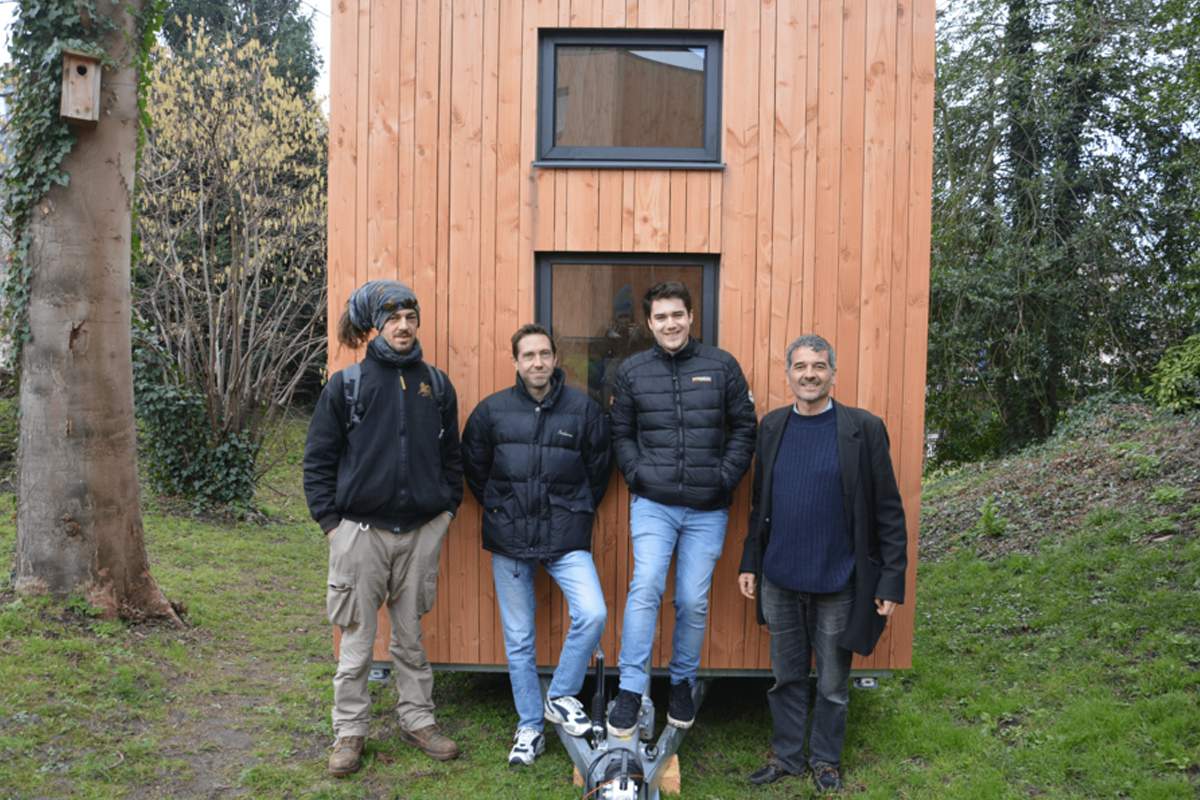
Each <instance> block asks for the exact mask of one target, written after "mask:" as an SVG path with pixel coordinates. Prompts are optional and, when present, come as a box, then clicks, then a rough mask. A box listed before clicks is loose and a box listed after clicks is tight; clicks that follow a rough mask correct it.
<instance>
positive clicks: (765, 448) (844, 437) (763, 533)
mask: <svg viewBox="0 0 1200 800" xmlns="http://www.w3.org/2000/svg"><path fill="white" fill-rule="evenodd" d="M833 411H834V415H835V417H834V419H835V420H836V423H837V444H838V460H839V461H840V462H841V469H842V507H843V509H844V510H845V513H846V527H847V530H849V531H850V533H851V536H852V537H853V542H852V546H853V548H854V573H853V578H852V580H853V582H854V605H853V608H852V609H851V611H850V622H849V624H848V625H847V627H846V631H845V633H843V634H842V638H841V639H840V640H839V642H838V643H839V644H840V645H841V646H842V647H844V648H846V649H847V650H853V651H855V652H856V653H861V654H862V655H864V656H865V655H869V654H870V653H871V651H872V650H874V649H875V644H876V642H878V641H879V637H880V635H881V634H882V633H883V629H884V626H885V625H886V624H887V618H886V617H881V616H880V615H879V614H878V613H876V611H875V598H876V597H878V598H880V599H881V600H894V601H896V602H897V603H903V602H904V570H905V568H906V567H907V566H908V552H907V548H908V533H907V530H906V528H905V526H904V506H903V505H902V504H901V502H900V490H899V488H897V486H896V476H895V473H894V472H893V471H892V459H891V456H890V455H889V453H888V435H887V429H886V428H885V427H884V424H883V420H881V419H879V417H877V416H875V415H874V414H872V413H870V412H868V411H864V410H862V409H859V408H852V407H850V406H844V405H842V404H841V403H837V402H835V403H834V404H833ZM791 413H792V407H791V406H790V405H789V406H785V407H783V408H777V409H775V410H774V411H772V412H770V413H769V414H767V415H766V416H765V417H763V421H762V423H761V424H760V425H759V427H758V441H757V444H756V445H755V450H754V456H755V458H754V490H753V491H754V493H753V495H752V496H751V506H750V525H749V530H748V532H747V534H746V543H745V545H744V547H743V549H742V566H741V571H742V572H753V573H754V576H755V581H756V583H755V585H756V586H757V587H759V588H758V591H757V592H756V594H755V597H756V602H757V605H758V622H759V624H760V625H762V624H765V620H764V619H763V613H762V590H761V587H762V574H763V570H762V561H763V554H764V553H766V552H767V542H768V540H769V539H770V537H771V477H772V473H773V472H774V470H775V457H776V455H777V454H778V452H779V442H780V439H782V438H783V428H784V424H785V423H786V422H787V419H788V414H791Z"/></svg>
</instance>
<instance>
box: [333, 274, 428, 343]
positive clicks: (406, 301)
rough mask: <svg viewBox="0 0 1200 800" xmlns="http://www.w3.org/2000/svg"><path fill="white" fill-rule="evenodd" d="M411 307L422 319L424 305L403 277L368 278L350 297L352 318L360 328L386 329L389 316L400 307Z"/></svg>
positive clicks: (349, 307)
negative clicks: (403, 281)
mask: <svg viewBox="0 0 1200 800" xmlns="http://www.w3.org/2000/svg"><path fill="white" fill-rule="evenodd" d="M401 308H411V309H412V310H413V311H415V312H417V322H418V323H419V322H420V320H421V308H420V306H418V305H417V296H416V295H415V294H413V290H412V289H410V288H408V286H406V285H405V284H403V283H401V282H400V281H368V282H367V283H364V284H363V285H362V286H360V287H358V288H357V289H355V290H354V294H352V295H350V299H349V300H347V301H346V310H347V311H348V312H349V313H350V322H351V324H353V325H354V327H355V328H358V329H359V330H360V331H368V330H370V329H371V328H374V329H375V330H377V331H382V330H383V324H384V323H385V322H387V321H388V317H390V316H392V314H395V313H396V311H397V310H398V309H401Z"/></svg>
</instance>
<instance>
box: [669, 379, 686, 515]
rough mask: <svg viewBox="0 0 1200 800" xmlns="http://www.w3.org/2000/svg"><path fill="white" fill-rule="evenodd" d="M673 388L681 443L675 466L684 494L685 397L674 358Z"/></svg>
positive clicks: (676, 427) (677, 428) (672, 392)
mask: <svg viewBox="0 0 1200 800" xmlns="http://www.w3.org/2000/svg"><path fill="white" fill-rule="evenodd" d="M671 387H672V391H671V394H672V396H673V397H674V399H675V430H676V431H677V433H678V436H679V443H678V445H677V449H678V453H679V457H678V458H677V459H675V464H676V466H675V469H676V477H677V479H678V483H679V492H680V493H682V492H683V458H684V452H683V443H684V436H683V397H682V395H681V394H680V391H679V362H678V361H676V360H675V359H674V358H673V357H672V358H671Z"/></svg>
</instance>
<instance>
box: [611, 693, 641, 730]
mask: <svg viewBox="0 0 1200 800" xmlns="http://www.w3.org/2000/svg"><path fill="white" fill-rule="evenodd" d="M641 710H642V696H641V695H640V694H638V693H637V692H631V691H629V690H628V689H622V690H621V691H620V692H618V693H617V699H616V702H614V703H613V706H612V711H610V712H609V714H608V735H609V736H615V737H617V738H618V739H628V738H629V737H631V736H633V732H634V731H636V730H637V725H638V714H640V713H641Z"/></svg>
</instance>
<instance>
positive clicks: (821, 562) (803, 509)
mask: <svg viewBox="0 0 1200 800" xmlns="http://www.w3.org/2000/svg"><path fill="white" fill-rule="evenodd" d="M771 509H772V511H771V516H772V520H771V538H770V541H769V542H768V544H767V553H766V556H765V558H764V559H763V574H764V575H765V576H766V577H767V579H768V580H770V581H771V583H773V584H775V585H776V586H782V587H784V588H786V589H791V590H793V591H797V592H812V593H820V594H824V593H828V592H838V591H841V590H842V589H845V588H846V586H847V585H848V584H849V582H850V574H851V572H852V571H853V570H854V551H853V548H852V545H851V542H850V532H849V531H848V530H847V529H846V519H845V513H844V511H843V510H842V470H841V467H840V466H839V463H838V449H837V423H836V420H835V418H834V412H833V408H832V407H830V408H829V409H828V410H827V411H825V412H823V413H821V414H817V415H816V416H811V417H806V416H802V415H800V414H797V413H795V412H792V413H791V414H789V415H788V420H787V423H786V425H785V427H784V431H783V439H782V440H781V441H780V443H779V453H778V455H777V456H776V459H775V471H774V473H773V476H772V488H771Z"/></svg>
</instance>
